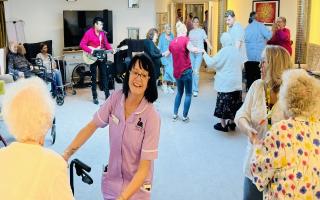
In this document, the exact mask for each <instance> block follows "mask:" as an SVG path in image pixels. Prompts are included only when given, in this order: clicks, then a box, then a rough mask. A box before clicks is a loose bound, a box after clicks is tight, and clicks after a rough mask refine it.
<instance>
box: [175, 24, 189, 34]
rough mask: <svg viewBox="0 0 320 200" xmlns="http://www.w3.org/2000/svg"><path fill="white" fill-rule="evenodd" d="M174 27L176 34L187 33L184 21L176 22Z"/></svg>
mask: <svg viewBox="0 0 320 200" xmlns="http://www.w3.org/2000/svg"><path fill="white" fill-rule="evenodd" d="M176 29H177V35H181V34H186V33H187V27H186V25H185V24H184V23H182V22H180V21H178V22H177V23H176Z"/></svg>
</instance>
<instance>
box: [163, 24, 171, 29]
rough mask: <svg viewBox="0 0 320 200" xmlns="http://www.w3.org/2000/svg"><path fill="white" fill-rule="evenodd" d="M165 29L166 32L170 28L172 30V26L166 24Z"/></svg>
mask: <svg viewBox="0 0 320 200" xmlns="http://www.w3.org/2000/svg"><path fill="white" fill-rule="evenodd" d="M163 28H164V30H167V29H168V28H170V29H171V26H170V24H165V25H164V26H163Z"/></svg>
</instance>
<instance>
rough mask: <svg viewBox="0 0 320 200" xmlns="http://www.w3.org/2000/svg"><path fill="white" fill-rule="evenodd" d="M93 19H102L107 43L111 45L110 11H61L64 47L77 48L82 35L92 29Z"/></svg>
mask: <svg viewBox="0 0 320 200" xmlns="http://www.w3.org/2000/svg"><path fill="white" fill-rule="evenodd" d="M95 17H101V18H102V19H103V24H104V25H103V29H104V30H105V31H106V32H107V38H108V41H109V43H113V27H112V11H110V10H90V11H81V10H64V11H63V33H64V47H66V48H77V47H79V44H80V41H81V38H82V37H83V35H84V33H85V32H86V31H87V30H88V29H89V28H91V27H92V22H93V19H94V18H95Z"/></svg>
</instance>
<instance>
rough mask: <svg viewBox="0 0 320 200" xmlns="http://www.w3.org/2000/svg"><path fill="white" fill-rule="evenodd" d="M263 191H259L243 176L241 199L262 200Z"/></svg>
mask: <svg viewBox="0 0 320 200" xmlns="http://www.w3.org/2000/svg"><path fill="white" fill-rule="evenodd" d="M262 199H263V192H260V191H259V190H258V189H257V187H256V186H255V185H254V184H253V183H252V181H251V180H250V179H249V178H247V177H245V178H244V185H243V200H262Z"/></svg>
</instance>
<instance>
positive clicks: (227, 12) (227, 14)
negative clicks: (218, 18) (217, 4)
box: [224, 10, 236, 17]
mask: <svg viewBox="0 0 320 200" xmlns="http://www.w3.org/2000/svg"><path fill="white" fill-rule="evenodd" d="M229 16H231V17H235V16H236V15H235V14H234V11H233V10H227V11H226V12H225V13H224V17H229Z"/></svg>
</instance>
